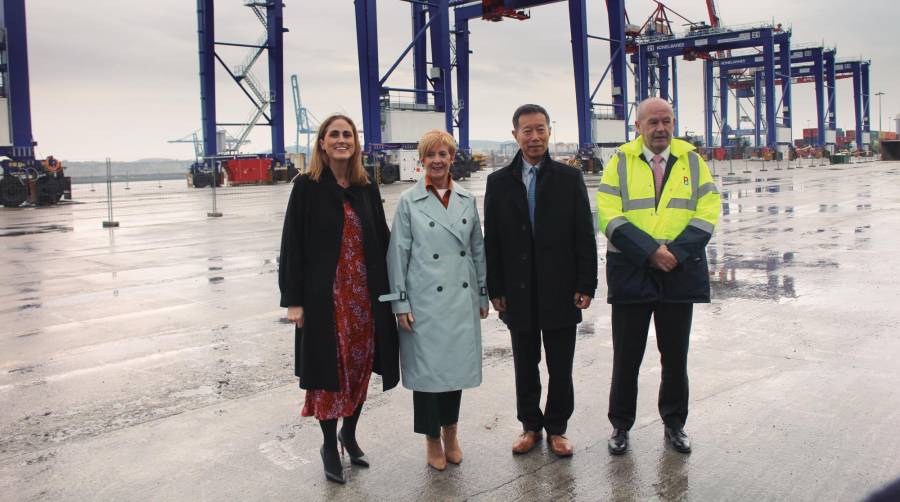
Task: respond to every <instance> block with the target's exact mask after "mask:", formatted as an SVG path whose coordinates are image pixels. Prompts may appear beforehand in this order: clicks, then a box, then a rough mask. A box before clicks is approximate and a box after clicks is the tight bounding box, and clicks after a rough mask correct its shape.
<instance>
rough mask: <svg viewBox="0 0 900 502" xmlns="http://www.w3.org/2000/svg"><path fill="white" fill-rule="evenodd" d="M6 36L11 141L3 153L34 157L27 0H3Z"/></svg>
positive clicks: (5, 76)
mask: <svg viewBox="0 0 900 502" xmlns="http://www.w3.org/2000/svg"><path fill="white" fill-rule="evenodd" d="M3 15H4V23H3V27H4V28H5V31H6V37H5V39H4V40H3V42H2V43H3V45H4V51H3V52H4V53H5V54H6V60H5V61H3V63H5V68H3V70H0V72H2V74H3V75H2V76H3V78H2V80H3V81H4V82H5V84H6V85H4V86H3V90H4V94H5V96H3V97H5V98H7V99H8V100H9V115H10V120H9V122H10V126H11V133H12V134H11V136H12V145H10V146H0V155H6V156H8V157H11V158H15V159H32V160H33V159H34V147H35V146H36V145H37V143H36V142H35V141H34V138H33V137H32V131H31V91H30V90H29V87H30V84H29V81H28V36H27V35H28V34H27V31H26V26H25V0H3Z"/></svg>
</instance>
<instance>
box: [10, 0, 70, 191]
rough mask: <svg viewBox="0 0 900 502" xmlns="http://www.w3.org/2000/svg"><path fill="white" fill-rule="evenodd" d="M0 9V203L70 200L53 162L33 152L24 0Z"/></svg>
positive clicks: (58, 167)
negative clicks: (3, 122) (2, 121)
mask: <svg viewBox="0 0 900 502" xmlns="http://www.w3.org/2000/svg"><path fill="white" fill-rule="evenodd" d="M0 9H2V10H0V111H2V112H3V113H2V115H0V116H2V118H3V120H6V119H8V122H7V123H6V124H2V126H3V127H2V128H0V131H3V134H0V136H3V137H0V156H2V157H5V158H4V159H2V160H0V167H2V170H3V177H2V179H0V203H2V205H4V206H7V207H18V206H19V205H21V204H22V203H23V202H25V201H26V200H27V201H29V202H31V203H33V204H36V205H50V204H56V203H57V202H59V200H60V199H61V198H62V197H63V196H65V197H66V198H67V199H71V198H72V185H71V179H69V178H68V177H66V176H65V175H64V170H63V166H62V164H61V163H60V162H59V161H58V160H56V159H54V158H53V157H52V156H49V157H47V159H46V160H38V159H36V158H35V155H34V147H35V146H37V142H36V141H35V140H34V137H33V134H32V127H31V126H32V124H31V91H30V82H29V76H28V33H27V27H26V19H25V0H3V3H2V5H0ZM7 132H8V134H6V133H7Z"/></svg>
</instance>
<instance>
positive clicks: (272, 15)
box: [197, 0, 287, 164]
mask: <svg viewBox="0 0 900 502" xmlns="http://www.w3.org/2000/svg"><path fill="white" fill-rule="evenodd" d="M214 4H215V1H214V0H197V39H198V46H199V58H200V110H201V131H202V133H203V151H204V157H205V158H206V159H213V158H216V157H217V156H218V154H219V153H220V152H218V149H217V145H216V130H217V126H248V125H251V123H252V124H254V125H255V122H250V123H247V122H245V123H240V122H237V123H235V122H231V123H225V122H217V117H216V71H215V70H216V62H217V61H218V62H219V63H220V64H221V66H222V67H223V68H224V69H225V71H226V72H227V73H228V75H229V76H230V77H231V78H232V80H234V81H235V83H236V84H237V85H238V87H239V88H240V89H241V91H243V93H244V95H245V96H246V97H247V99H248V100H250V102H251V103H252V104H253V106H254V107H255V108H256V109H257V110H258V112H259V116H261V117H262V118H263V119H264V120H265V125H268V126H270V127H271V128H272V159H273V160H274V161H275V162H276V163H280V164H284V163H285V148H284V43H283V38H284V36H283V35H284V32H285V31H287V30H286V29H285V28H284V20H283V9H284V3H282V2H281V1H279V0H275V1H271V0H267V1H252V0H251V1H246V2H245V5H246V6H248V7H251V8H252V9H253V10H254V12H255V13H257V15H259V16H260V20H261V21H263V17H262V15H261V14H259V11H257V8H259V9H263V8H264V9H265V16H264V18H265V21H264V24H265V26H266V37H265V40H264V44H244V43H234V42H219V41H216V39H215V5H214ZM216 45H223V46H234V47H245V48H249V49H255V50H256V51H257V52H256V53H255V56H254V57H253V58H252V60H251V62H250V64H252V62H255V60H256V58H257V57H258V56H259V53H260V52H261V51H262V50H266V51H267V52H268V74H269V75H268V76H269V92H268V96H266V98H267V101H268V104H270V105H271V108H270V113H265V111H264V110H265V108H264V107H265V104H266V103H264V102H261V100H260V99H259V95H260V93H259V92H257V91H258V90H257V89H255V86H254V85H253V83H252V81H250V79H248V77H247V75H246V74H241V73H235V72H233V71H232V70H231V68H229V67H228V66H227V65H226V64H225V62H224V61H223V60H222V58H221V57H220V56H219V55H218V54H216V50H215V46H216ZM255 120H256V119H255V118H254V119H253V121H255Z"/></svg>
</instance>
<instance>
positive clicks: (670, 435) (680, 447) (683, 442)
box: [666, 427, 691, 453]
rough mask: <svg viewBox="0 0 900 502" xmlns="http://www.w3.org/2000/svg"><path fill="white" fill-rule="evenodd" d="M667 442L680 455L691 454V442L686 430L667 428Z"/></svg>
mask: <svg viewBox="0 0 900 502" xmlns="http://www.w3.org/2000/svg"><path fill="white" fill-rule="evenodd" d="M666 441H668V442H669V444H670V445H672V448H675V451H678V452H680V453H690V452H691V440H690V439H689V438H688V435H687V434H685V432H684V429H673V428H671V427H666Z"/></svg>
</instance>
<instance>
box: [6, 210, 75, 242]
mask: <svg viewBox="0 0 900 502" xmlns="http://www.w3.org/2000/svg"><path fill="white" fill-rule="evenodd" d="M7 210H8V209H7ZM72 230H74V228H72V227H67V226H63V225H39V226H31V225H24V226H21V227H15V226H14V227H6V228H0V237H20V236H23V235H37V234H47V233H52V232H71V231H72Z"/></svg>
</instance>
